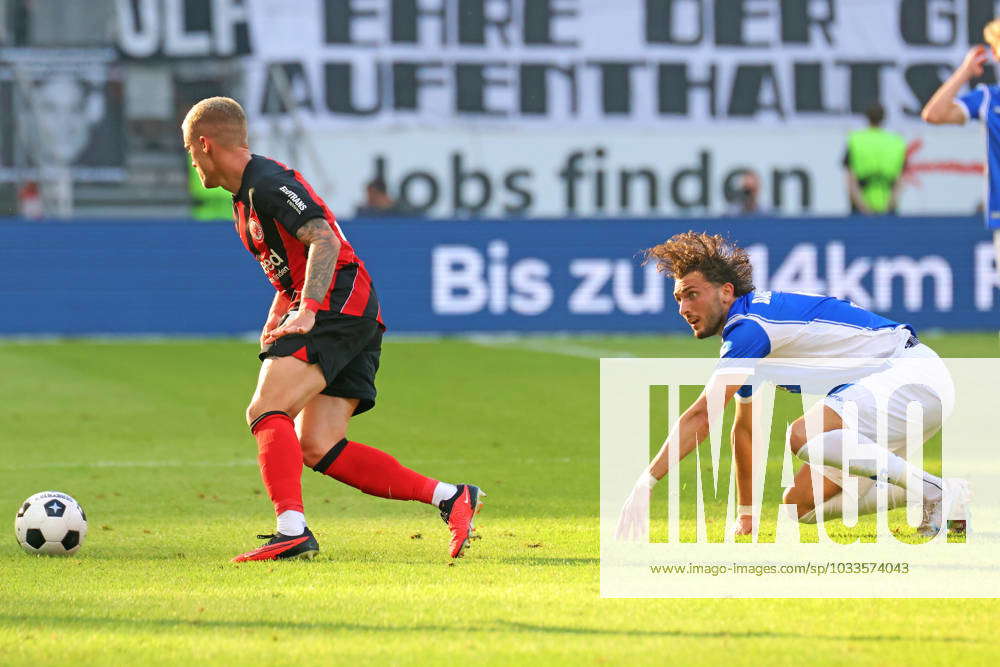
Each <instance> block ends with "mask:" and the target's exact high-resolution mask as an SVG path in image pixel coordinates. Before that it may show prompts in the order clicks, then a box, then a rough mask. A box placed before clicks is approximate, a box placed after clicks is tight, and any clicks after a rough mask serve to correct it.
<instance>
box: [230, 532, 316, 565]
mask: <svg viewBox="0 0 1000 667" xmlns="http://www.w3.org/2000/svg"><path fill="white" fill-rule="evenodd" d="M257 539H258V540H267V544H265V545H264V546H262V547H258V548H257V549H254V550H253V551H248V552H246V553H245V554H240V555H239V556H237V557H236V558H234V559H233V562H234V563H243V562H246V561H250V560H279V559H282V558H313V557H314V556H315V555H316V554H318V553H319V543H318V542H317V541H316V537H315V536H314V535H313V534H312V531H311V530H309V529H308V528H306V530H305V532H304V533H302V534H301V535H296V536H289V535H282V534H281V533H276V534H274V535H258V536H257Z"/></svg>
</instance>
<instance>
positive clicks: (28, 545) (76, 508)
mask: <svg viewBox="0 0 1000 667" xmlns="http://www.w3.org/2000/svg"><path fill="white" fill-rule="evenodd" d="M14 533H15V534H16V535H17V543H18V544H20V545H21V548H22V549H24V550H25V551H27V552H28V553H29V554H48V555H50V556H70V555H72V554H75V553H76V552H77V551H79V550H80V547H81V546H82V545H83V538H84V537H86V536H87V515H86V514H84V513H83V508H82V507H80V503H78V502H76V501H75V500H73V498H71V497H70V496H68V495H66V494H65V493H59V492H58V491H42V492H41V493H36V494H35V495H33V496H31V497H30V498H28V499H27V500H25V501H24V504H23V505H21V509H19V510H18V511H17V517H16V518H15V519H14Z"/></svg>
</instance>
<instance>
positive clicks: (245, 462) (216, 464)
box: [0, 457, 596, 472]
mask: <svg viewBox="0 0 1000 667" xmlns="http://www.w3.org/2000/svg"><path fill="white" fill-rule="evenodd" d="M518 460H519V462H521V463H526V464H533V463H573V462H574V461H576V462H582V461H584V459H574V458H570V457H554V458H540V459H539V458H532V459H518ZM594 460H595V461H596V458H595V459H594ZM479 461H480V459H475V460H473V459H469V460H460V459H406V461H405V463H407V464H412V465H432V464H442V463H448V464H456V465H471V464H474V463H477V462H479ZM240 467H257V461H256V460H255V459H234V460H232V461H88V462H86V463H65V462H59V463H29V464H25V465H13V466H0V472H17V471H21V470H78V469H95V468H240Z"/></svg>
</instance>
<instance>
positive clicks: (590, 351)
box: [468, 336, 635, 359]
mask: <svg viewBox="0 0 1000 667" xmlns="http://www.w3.org/2000/svg"><path fill="white" fill-rule="evenodd" d="M468 340H469V342H470V343H473V344H474V345H478V346H480V347H489V348H494V349H514V350H528V351H530V352H542V353H545V354H555V355H559V356H564V357H576V358H578V359H602V358H608V357H634V356H635V355H634V354H632V353H631V352H628V351H626V350H609V349H607V348H600V347H591V346H589V345H581V344H579V343H572V342H570V341H569V340H568V339H558V340H552V339H546V338H521V339H515V338H491V337H479V336H476V337H469V339H468Z"/></svg>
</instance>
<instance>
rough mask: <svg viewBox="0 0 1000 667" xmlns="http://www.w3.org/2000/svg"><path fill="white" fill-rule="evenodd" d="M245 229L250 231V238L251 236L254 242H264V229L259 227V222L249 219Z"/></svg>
mask: <svg viewBox="0 0 1000 667" xmlns="http://www.w3.org/2000/svg"><path fill="white" fill-rule="evenodd" d="M247 229H249V230H250V236H252V237H253V238H254V240H255V241H263V240H264V228H263V227H261V226H260V220H257V219H256V218H250V219H249V220H247Z"/></svg>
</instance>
